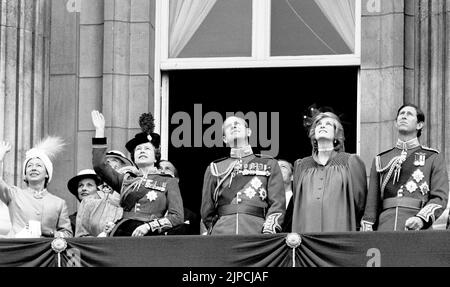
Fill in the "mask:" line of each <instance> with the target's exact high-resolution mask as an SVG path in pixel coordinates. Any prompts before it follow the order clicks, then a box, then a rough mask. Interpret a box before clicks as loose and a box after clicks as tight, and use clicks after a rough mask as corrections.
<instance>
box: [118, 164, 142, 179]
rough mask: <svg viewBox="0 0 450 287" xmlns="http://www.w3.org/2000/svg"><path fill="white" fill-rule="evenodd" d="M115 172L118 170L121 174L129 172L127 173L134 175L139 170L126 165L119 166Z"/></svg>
mask: <svg viewBox="0 0 450 287" xmlns="http://www.w3.org/2000/svg"><path fill="white" fill-rule="evenodd" d="M117 172H119V173H121V174H125V173H129V174H132V175H134V176H136V175H138V174H139V170H138V169H137V168H136V167H135V166H131V165H127V166H124V167H121V168H119V169H118V170H117Z"/></svg>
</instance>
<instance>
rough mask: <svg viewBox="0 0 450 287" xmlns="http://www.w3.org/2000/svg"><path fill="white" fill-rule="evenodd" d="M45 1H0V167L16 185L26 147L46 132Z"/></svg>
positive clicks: (6, 176) (46, 43)
mask: <svg viewBox="0 0 450 287" xmlns="http://www.w3.org/2000/svg"><path fill="white" fill-rule="evenodd" d="M50 2H51V1H49V0H35V1H27V0H1V1H0V94H1V96H0V111H1V113H0V114H1V118H0V140H2V141H3V140H4V141H8V142H9V143H10V144H11V145H12V150H11V152H10V153H9V154H8V155H7V156H6V157H5V160H4V165H3V169H2V170H0V172H1V173H2V176H3V179H4V180H5V181H6V182H7V183H9V184H14V185H18V186H22V184H23V176H22V162H23V160H24V159H25V152H26V151H27V150H28V149H29V148H30V147H31V146H32V145H33V144H35V143H36V142H37V141H38V140H39V139H40V138H41V137H42V136H43V134H44V133H45V132H46V129H45V125H44V123H45V118H46V117H45V114H46V112H48V110H47V109H46V107H45V104H44V103H45V102H47V101H48V65H49V58H48V52H49V27H50V26H49V24H50V23H49V21H48V20H49V18H48V16H49V11H50V10H49V9H50ZM0 169H1V167H0ZM2 207H3V208H4V206H2ZM0 209H2V208H1V207H0ZM3 210H4V209H3ZM0 217H1V216H0ZM0 224H1V223H0Z"/></svg>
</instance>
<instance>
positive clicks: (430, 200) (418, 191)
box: [362, 145, 449, 231]
mask: <svg viewBox="0 0 450 287" xmlns="http://www.w3.org/2000/svg"><path fill="white" fill-rule="evenodd" d="M401 152H402V149H399V148H393V149H391V150H388V151H385V152H383V153H381V154H379V155H377V157H376V158H375V159H374V160H373V163H372V167H371V172H370V183H369V191H368V196H367V202H366V209H365V213H364V216H363V220H362V224H363V225H365V228H364V229H365V230H371V229H378V230H386V231H387V230H404V229H405V221H406V220H407V219H408V218H409V217H412V216H417V217H420V218H421V219H422V220H423V221H424V227H423V228H428V227H430V226H431V225H432V223H433V222H434V221H435V219H437V218H438V217H439V216H440V215H441V214H442V212H443V211H444V210H445V208H446V206H447V200H448V189H449V186H448V175H447V170H446V166H445V161H444V158H443V157H442V156H441V155H440V154H439V153H438V152H437V151H435V150H432V149H429V148H426V147H423V146H420V145H419V146H417V147H414V148H411V149H408V150H407V152H406V157H405V158H404V161H403V162H402V163H401V165H400V166H401V168H400V170H399V171H397V172H396V171H395V169H393V170H391V169H390V168H389V166H390V163H392V162H393V161H395V158H397V157H398V156H400V155H401ZM394 201H395V202H398V203H395V204H392V203H393V202H394ZM389 202H390V203H391V204H388V203H389ZM405 203H406V204H405ZM411 203H412V204H413V206H411ZM416 203H417V204H418V205H417V207H416V208H413V207H414V204H416ZM408 206H409V207H408Z"/></svg>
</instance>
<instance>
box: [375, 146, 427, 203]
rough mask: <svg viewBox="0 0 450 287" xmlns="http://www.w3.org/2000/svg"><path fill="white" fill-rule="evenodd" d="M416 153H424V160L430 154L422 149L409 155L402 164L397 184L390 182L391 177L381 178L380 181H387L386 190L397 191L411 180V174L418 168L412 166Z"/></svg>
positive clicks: (382, 196)
mask: <svg viewBox="0 0 450 287" xmlns="http://www.w3.org/2000/svg"><path fill="white" fill-rule="evenodd" d="M418 152H422V153H425V159H428V158H429V157H430V155H431V154H432V153H430V152H427V151H424V150H423V149H422V150H421V149H418V150H417V151H415V152H413V153H411V154H410V155H409V156H408V157H407V158H406V159H405V161H404V162H403V164H402V169H401V172H400V177H399V180H398V181H397V182H393V180H391V178H392V177H389V178H387V179H384V178H383V176H382V178H381V181H384V180H387V181H388V182H387V184H386V187H385V189H386V188H388V189H390V190H399V189H400V188H401V187H402V186H403V185H405V184H406V183H407V182H408V181H409V180H410V179H412V173H413V172H414V171H415V170H416V169H417V168H419V167H418V166H416V165H414V160H415V154H416V153H418ZM381 198H384V190H382V193H381Z"/></svg>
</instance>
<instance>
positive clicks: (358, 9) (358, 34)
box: [354, 0, 361, 58]
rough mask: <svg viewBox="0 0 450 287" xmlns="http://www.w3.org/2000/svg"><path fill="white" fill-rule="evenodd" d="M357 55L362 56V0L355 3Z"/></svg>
mask: <svg viewBox="0 0 450 287" xmlns="http://www.w3.org/2000/svg"><path fill="white" fill-rule="evenodd" d="M354 53H355V56H357V57H358V58H361V1H358V0H356V3H355V52H354Z"/></svg>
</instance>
